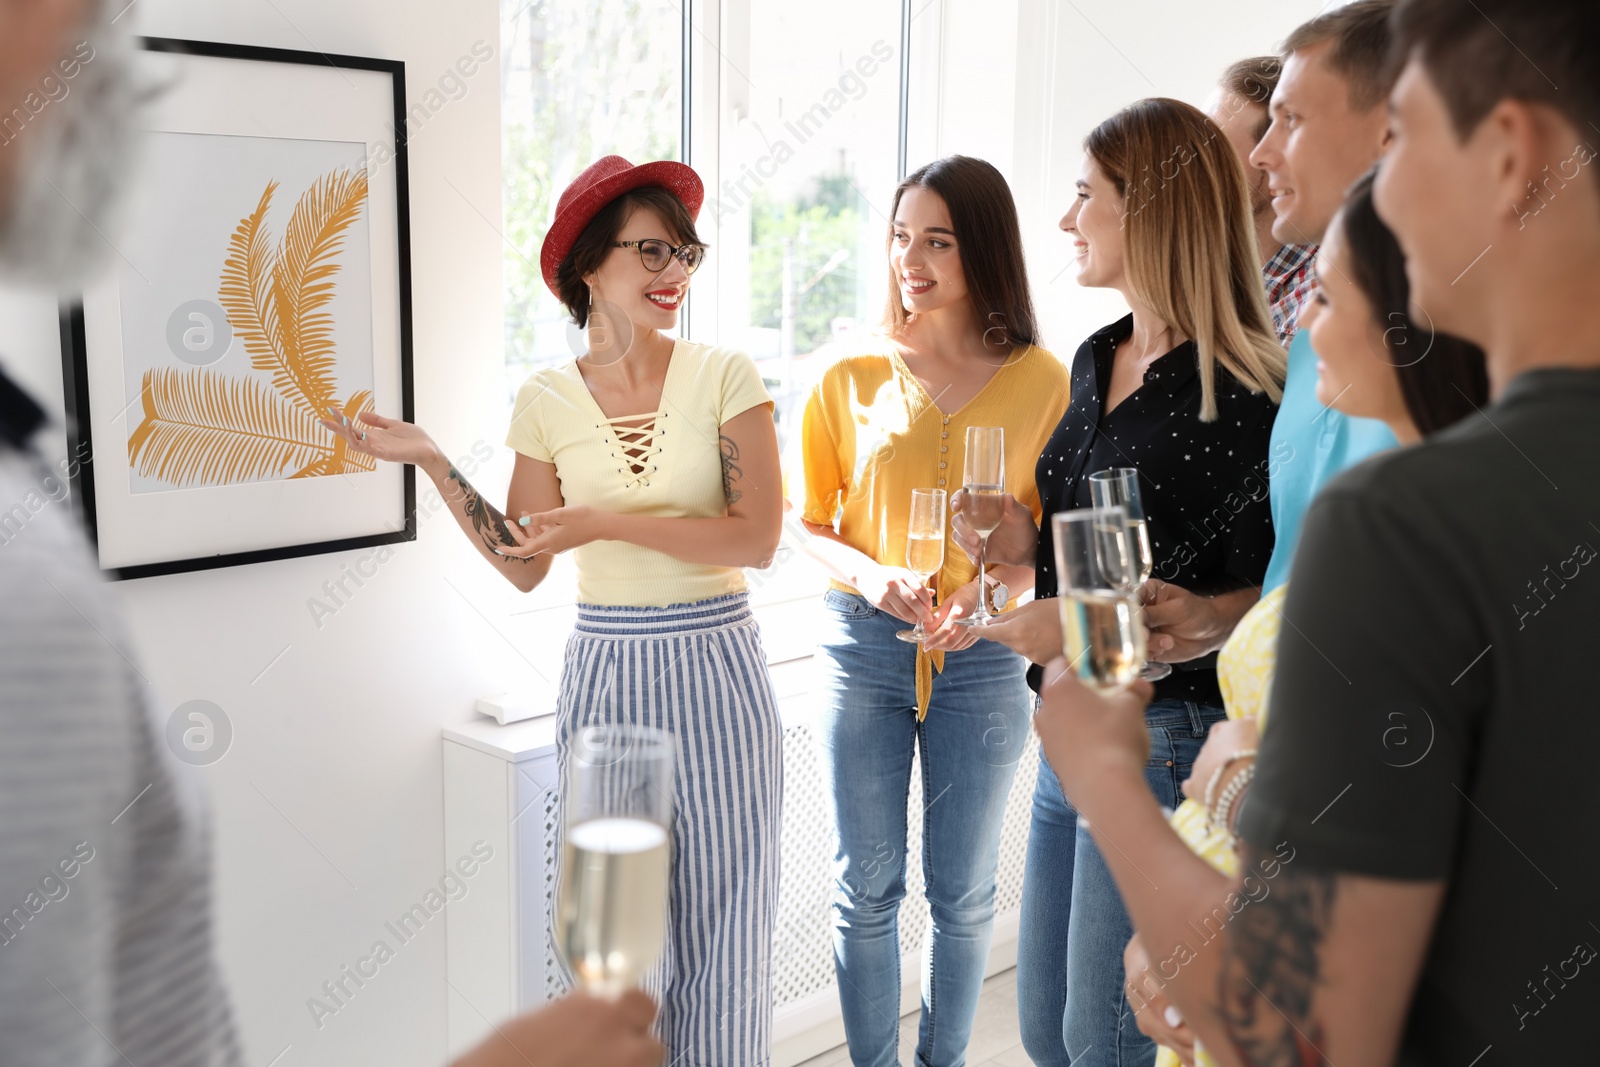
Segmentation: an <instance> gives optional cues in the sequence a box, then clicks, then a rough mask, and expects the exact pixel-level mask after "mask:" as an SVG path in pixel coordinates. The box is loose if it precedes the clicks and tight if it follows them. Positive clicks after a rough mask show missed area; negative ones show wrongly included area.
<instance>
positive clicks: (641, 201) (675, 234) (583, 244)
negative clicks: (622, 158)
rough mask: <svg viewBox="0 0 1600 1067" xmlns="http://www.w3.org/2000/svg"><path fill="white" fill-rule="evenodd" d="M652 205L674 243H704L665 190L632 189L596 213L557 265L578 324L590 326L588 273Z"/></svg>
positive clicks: (565, 298) (558, 278)
mask: <svg viewBox="0 0 1600 1067" xmlns="http://www.w3.org/2000/svg"><path fill="white" fill-rule="evenodd" d="M642 207H643V208H649V209H651V210H652V211H654V212H655V213H656V214H657V215H659V216H660V217H661V221H662V222H663V223H665V224H666V227H667V230H668V232H669V235H670V237H671V239H672V243H673V244H679V245H683V244H695V245H697V244H702V243H703V242H701V240H700V235H699V234H698V233H697V232H695V228H694V219H693V218H691V217H690V215H689V209H688V208H686V207H684V206H683V201H682V200H679V199H678V198H677V197H676V196H673V195H672V193H670V192H668V191H667V190H666V189H663V188H661V187H660V186H656V185H645V186H641V187H640V188H638V189H630V190H628V191H627V192H625V193H623V194H622V195H621V196H619V197H617V198H616V199H615V200H613V201H611V202H610V203H608V204H607V205H606V206H605V207H603V208H601V209H600V210H599V211H597V212H596V213H595V216H594V218H592V219H590V220H589V225H587V226H585V227H584V228H583V232H582V233H580V234H578V239H577V240H576V241H573V242H572V251H570V252H568V253H567V258H565V259H563V260H562V261H561V264H560V266H558V267H556V288H557V289H558V290H559V291H560V293H561V303H562V304H563V305H564V306H565V307H566V309H567V312H568V314H570V315H571V316H572V321H573V322H574V323H576V324H577V325H578V326H587V325H589V286H588V284H587V283H586V282H584V280H583V276H584V275H585V274H588V273H590V272H591V271H595V270H598V269H599V267H600V264H602V263H604V262H605V261H606V257H607V256H609V255H610V254H611V253H612V251H613V245H612V242H613V241H615V240H616V239H617V235H618V234H620V233H621V232H622V228H623V227H624V226H626V225H627V224H628V220H629V219H630V218H632V217H633V213H634V211H636V210H638V209H639V208H642Z"/></svg>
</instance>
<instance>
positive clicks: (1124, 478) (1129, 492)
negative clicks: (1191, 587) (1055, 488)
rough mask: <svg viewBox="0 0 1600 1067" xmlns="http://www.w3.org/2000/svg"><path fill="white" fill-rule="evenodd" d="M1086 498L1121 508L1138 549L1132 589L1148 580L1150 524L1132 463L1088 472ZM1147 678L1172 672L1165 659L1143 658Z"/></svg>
mask: <svg viewBox="0 0 1600 1067" xmlns="http://www.w3.org/2000/svg"><path fill="white" fill-rule="evenodd" d="M1089 499H1090V500H1091V501H1093V502H1094V506H1095V507H1097V508H1117V507H1119V508H1122V509H1123V511H1125V512H1126V513H1127V515H1128V532H1129V536H1130V537H1132V539H1133V544H1134V548H1135V549H1136V550H1137V551H1138V554H1139V557H1138V563H1139V565H1138V573H1137V575H1136V576H1135V578H1136V581H1135V582H1134V589H1133V590H1130V592H1132V591H1137V589H1138V587H1139V586H1141V585H1143V584H1144V583H1145V582H1148V581H1149V580H1150V572H1151V571H1153V570H1154V569H1155V556H1154V555H1153V554H1152V553H1151V551H1150V528H1149V526H1148V524H1147V523H1146V522H1145V518H1144V502H1143V501H1142V500H1141V499H1140V498H1139V472H1138V471H1137V470H1135V469H1134V468H1133V467H1111V468H1109V469H1107V470H1103V471H1096V472H1095V473H1093V474H1091V475H1089ZM1139 673H1140V677H1142V678H1143V679H1144V680H1145V681H1147V682H1155V681H1159V680H1160V679H1162V678H1165V677H1166V676H1167V675H1169V674H1171V673H1172V667H1171V665H1170V664H1166V663H1156V662H1147V663H1145V665H1144V668H1143V670H1141V671H1140V672H1139Z"/></svg>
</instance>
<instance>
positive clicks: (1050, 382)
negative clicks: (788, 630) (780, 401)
mask: <svg viewBox="0 0 1600 1067" xmlns="http://www.w3.org/2000/svg"><path fill="white" fill-rule="evenodd" d="M1071 381H1072V380H1071V377H1070V375H1069V374H1068V372H1067V368H1066V367H1065V366H1064V365H1063V364H1062V362H1061V361H1060V360H1059V359H1057V358H1056V357H1055V356H1054V355H1052V354H1051V353H1049V352H1047V351H1045V350H1044V349H1042V348H1038V347H1034V346H1030V347H1028V348H1024V349H1021V350H1019V351H1017V352H1013V353H1012V354H1011V355H1010V356H1008V357H1007V358H1006V362H1005V363H1004V365H1002V366H1001V367H1000V369H999V370H997V371H996V372H995V373H994V375H993V377H991V378H990V379H989V381H988V382H987V383H985V385H984V387H983V388H982V389H980V390H979V391H978V393H977V395H976V396H974V397H973V398H972V399H971V400H969V401H967V403H966V404H965V405H963V406H962V407H961V409H960V410H958V411H955V412H952V413H950V414H945V412H944V411H942V410H941V409H940V408H939V407H938V405H937V404H936V403H935V402H934V400H935V398H934V397H931V396H929V395H928V392H927V390H925V389H924V388H923V387H922V384H921V383H920V382H919V381H918V380H917V377H916V375H914V374H912V373H911V369H910V368H909V367H907V366H906V363H905V361H904V360H903V359H901V358H900V355H899V353H898V352H897V351H896V349H895V346H894V345H893V343H892V342H890V341H889V340H888V339H887V338H875V343H874V344H873V345H872V346H871V347H870V349H869V350H867V351H864V352H861V353H859V354H855V355H848V356H846V357H844V358H843V359H840V360H839V361H838V362H837V363H835V364H833V365H832V366H831V367H829V368H828V369H827V370H826V371H825V372H823V375H822V380H821V381H819V382H818V383H817V386H816V388H815V389H814V390H813V391H812V393H811V397H810V399H809V400H808V401H807V403H806V410H805V415H804V417H803V419H802V421H801V424H800V451H801V458H802V461H803V467H804V470H805V491H804V497H803V501H804V502H803V505H802V510H801V516H802V517H803V518H804V519H805V520H806V521H807V522H811V523H815V524H817V525H819V526H833V525H835V523H836V522H837V529H838V531H839V536H840V537H842V538H843V539H844V540H845V542H846V543H847V544H849V545H850V546H851V547H853V548H856V549H858V550H860V551H861V552H864V553H866V555H868V556H870V557H871V558H872V559H874V560H876V561H877V562H878V563H880V564H883V565H884V566H888V567H904V566H905V564H906V526H907V523H908V521H909V519H910V511H911V490H912V489H944V490H945V491H946V492H948V493H949V494H950V495H952V496H954V495H955V493H956V491H957V490H958V489H960V488H961V486H962V470H961V465H962V462H963V460H964V458H965V454H966V440H967V433H966V431H967V427H969V426H1001V427H1004V428H1005V431H1006V442H1005V465H1006V480H1005V484H1006V490H1007V491H1008V492H1009V493H1010V494H1011V495H1012V496H1013V497H1015V498H1016V499H1017V500H1018V501H1020V502H1021V503H1023V504H1026V505H1027V506H1028V507H1029V508H1031V509H1032V510H1033V518H1034V521H1035V522H1038V521H1039V519H1040V517H1041V510H1042V509H1041V507H1040V504H1039V490H1038V488H1037V487H1036V486H1035V485H1034V481H1033V470H1034V467H1035V465H1036V464H1037V463H1038V461H1039V454H1040V453H1041V452H1043V451H1044V446H1045V445H1046V444H1047V443H1048V442H1049V440H1050V434H1051V432H1052V431H1054V430H1055V428H1056V423H1058V422H1060V421H1061V416H1062V414H1063V413H1065V412H1066V410H1067V391H1068V389H1069V388H1070V386H1071ZM946 537H947V540H946V544H945V553H944V569H943V570H941V571H940V572H939V574H938V577H937V579H936V592H937V598H938V600H939V601H940V602H942V601H943V600H944V598H945V597H947V596H949V595H950V594H951V593H953V592H955V591H956V590H957V589H959V588H961V587H962V586H963V585H966V584H967V583H968V582H970V581H972V578H973V576H974V575H975V574H976V573H977V566H976V565H975V564H974V563H973V562H972V561H971V560H970V559H968V558H967V554H966V553H965V552H963V551H962V550H961V548H960V547H959V546H958V545H956V543H955V542H954V541H951V540H948V534H947V535H946ZM832 584H833V586H834V588H836V589H843V590H845V591H846V592H852V593H853V592H855V590H854V589H851V588H850V587H849V586H847V585H845V584H844V583H842V582H837V581H835V582H833V583H832ZM936 669H937V670H943V669H944V653H943V652H933V653H929V652H927V651H925V650H922V649H918V652H917V717H918V718H919V719H920V718H922V717H923V716H925V715H926V714H927V711H928V698H929V695H930V694H931V693H932V691H933V672H934V670H936Z"/></svg>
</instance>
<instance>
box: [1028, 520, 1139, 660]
mask: <svg viewBox="0 0 1600 1067" xmlns="http://www.w3.org/2000/svg"><path fill="white" fill-rule="evenodd" d="M1050 522H1051V529H1052V531H1053V533H1054V539H1055V550H1056V575H1057V577H1058V579H1059V581H1060V602H1061V636H1062V644H1063V646H1064V647H1063V651H1064V652H1065V654H1066V657H1067V660H1068V662H1069V666H1070V668H1071V670H1072V671H1073V672H1074V673H1076V674H1077V675H1078V677H1079V678H1080V679H1082V680H1083V681H1084V683H1085V684H1087V685H1089V686H1090V687H1092V688H1094V689H1098V690H1100V691H1102V692H1106V691H1109V690H1114V689H1120V688H1122V687H1123V686H1126V685H1129V684H1130V683H1132V682H1133V680H1134V679H1135V678H1138V677H1139V669H1140V667H1142V666H1143V664H1144V658H1145V630H1144V623H1143V622H1141V621H1140V618H1139V597H1138V594H1137V593H1136V592H1134V591H1133V590H1135V589H1137V588H1138V583H1137V582H1136V581H1135V580H1134V579H1135V578H1136V577H1137V576H1138V570H1139V563H1138V550H1137V549H1136V548H1135V547H1134V543H1133V538H1132V535H1131V531H1130V530H1129V528H1128V519H1127V515H1126V514H1125V513H1124V512H1123V511H1122V509H1120V508H1080V509H1078V510H1076V511H1063V512H1060V513H1059V514H1057V515H1055V516H1054V517H1053V518H1052V519H1051V520H1050Z"/></svg>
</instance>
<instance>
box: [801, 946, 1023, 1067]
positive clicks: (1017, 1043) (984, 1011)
mask: <svg viewBox="0 0 1600 1067" xmlns="http://www.w3.org/2000/svg"><path fill="white" fill-rule="evenodd" d="M916 1049H917V1015H916V1013H915V1012H913V1013H912V1014H910V1015H907V1016H906V1017H905V1018H903V1019H901V1020H900V1062H901V1063H910V1062H912V1059H913V1058H914V1057H915V1056H916ZM849 1063H850V1052H849V1050H848V1049H846V1048H845V1047H844V1046H843V1045H840V1046H839V1047H838V1048H836V1049H832V1050H831V1051H828V1052H824V1053H823V1054H822V1055H820V1056H815V1057H813V1058H811V1059H809V1060H806V1061H805V1062H804V1063H802V1064H801V1065H800V1067H847V1065H848V1064H849ZM967 1067H1033V1061H1032V1060H1030V1059H1028V1055H1027V1053H1025V1052H1023V1051H1022V1033H1021V1031H1020V1030H1019V1029H1018V1028H1017V972H1016V970H1015V969H1012V970H1009V971H1001V972H1000V973H999V974H997V975H995V976H994V977H993V978H990V979H989V980H988V981H986V982H984V983H983V994H982V995H981V996H980V997H979V998H978V1018H977V1021H976V1022H974V1023H973V1024H972V1040H971V1041H970V1042H968V1044H967Z"/></svg>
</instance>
